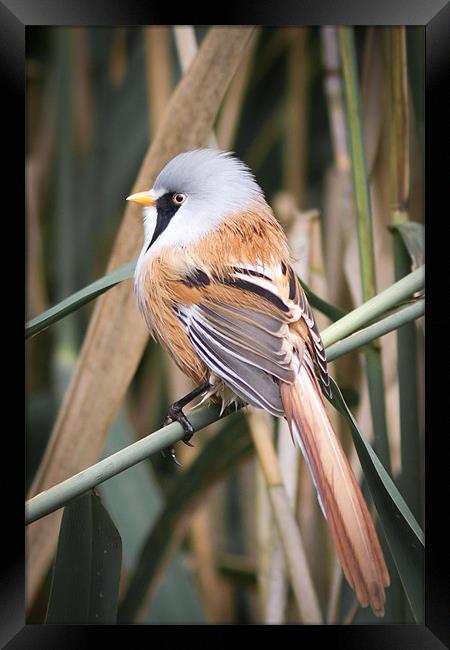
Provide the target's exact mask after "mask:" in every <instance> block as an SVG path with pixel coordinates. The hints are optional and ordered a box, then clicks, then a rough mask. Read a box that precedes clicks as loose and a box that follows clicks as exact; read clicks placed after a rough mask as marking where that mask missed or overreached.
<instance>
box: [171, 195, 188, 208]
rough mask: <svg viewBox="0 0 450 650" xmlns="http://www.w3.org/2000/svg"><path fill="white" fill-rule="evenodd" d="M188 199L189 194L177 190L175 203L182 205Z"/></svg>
mask: <svg viewBox="0 0 450 650" xmlns="http://www.w3.org/2000/svg"><path fill="white" fill-rule="evenodd" d="M186 199H187V194H183V192H176V193H175V194H174V195H173V197H172V200H173V202H174V203H175V205H181V204H182V203H184V202H185V201H186Z"/></svg>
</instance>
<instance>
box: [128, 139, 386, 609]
mask: <svg viewBox="0 0 450 650" xmlns="http://www.w3.org/2000/svg"><path fill="white" fill-rule="evenodd" d="M127 200H128V201H131V202H135V203H137V204H139V205H141V206H143V225H144V243H143V247H142V250H141V253H140V255H139V258H138V260H137V263H136V268H135V274H134V291H135V295H136V301H137V305H138V307H139V310H140V312H141V314H142V316H143V318H144V319H145V322H146V324H147V326H148V329H149V331H150V333H151V334H152V336H153V337H154V339H156V340H157V341H158V342H159V343H160V344H161V345H162V347H163V348H164V349H165V350H166V352H167V353H168V354H169V355H170V356H171V357H172V358H173V360H174V361H175V363H176V364H177V365H178V367H179V368H180V369H181V370H182V371H183V372H184V373H185V374H186V375H188V376H189V377H190V378H191V379H193V380H194V382H195V383H196V384H198V385H197V388H196V389H194V391H192V392H191V393H189V394H188V395H187V396H184V397H183V398H181V399H180V400H178V401H177V402H175V403H174V404H173V405H172V406H171V407H170V408H169V411H168V420H167V421H173V420H178V421H179V422H180V423H181V425H182V426H183V430H184V434H185V435H184V438H183V440H184V441H185V442H186V443H187V444H190V442H189V441H190V439H191V437H192V434H193V433H194V429H193V427H192V425H191V424H190V422H189V419H188V418H187V417H186V415H185V414H184V411H183V408H184V407H185V406H186V405H187V404H189V402H190V401H192V400H193V399H194V397H197V396H199V395H202V396H203V400H202V401H204V400H213V401H214V400H216V401H217V400H219V402H220V401H221V402H222V408H228V407H230V408H231V407H232V406H233V405H250V406H253V407H256V408H260V409H264V410H265V411H267V412H268V413H270V414H272V415H274V416H276V417H280V418H285V419H286V420H287V423H288V425H289V431H290V434H291V437H292V440H293V442H294V444H295V445H296V446H297V447H298V448H299V449H300V451H301V452H302V454H303V456H304V458H305V460H306V464H307V466H308V468H309V471H310V474H311V477H312V480H313V483H314V485H315V488H316V492H317V498H318V501H319V505H320V507H321V510H322V512H323V515H324V516H325V519H326V521H327V524H328V528H329V531H330V534H331V537H332V540H333V542H334V545H335V548H336V553H337V556H338V558H339V561H340V564H341V566H342V570H343V573H344V575H345V577H346V579H347V581H348V583H349V584H350V586H351V587H352V588H353V590H354V591H355V593H356V597H357V599H358V601H359V603H360V605H361V606H362V607H367V606H369V605H370V606H371V608H372V611H373V613H374V614H375V615H376V616H378V617H380V616H383V615H384V607H385V597H386V596H385V588H386V587H388V586H389V582H390V578H389V573H388V570H387V567H386V563H385V559H384V556H383V551H382V549H381V546H380V542H379V540H378V537H377V533H376V531H375V526H374V523H373V520H372V517H371V515H370V513H369V510H368V507H367V504H366V502H365V500H364V497H363V495H362V492H361V489H360V487H359V485H358V482H357V480H356V478H355V475H354V473H353V471H352V469H351V466H350V463H349V461H348V459H347V457H346V455H345V453H344V451H343V449H342V446H341V444H340V442H339V438H338V436H337V435H336V433H335V431H334V429H333V425H332V423H331V421H330V417H329V415H328V413H327V410H326V407H325V400H324V394H325V395H328V396H329V397H331V390H330V380H329V375H328V369H327V361H326V354H325V349H324V345H323V343H322V339H321V337H320V334H319V331H318V329H317V326H316V323H315V320H314V315H313V313H312V310H311V308H310V306H309V304H308V300H307V298H306V295H305V292H304V290H303V288H302V286H301V284H300V282H299V279H298V277H297V275H296V273H295V272H294V266H293V265H294V260H293V258H292V255H291V252H290V249H289V245H288V241H287V237H286V235H285V232H284V230H283V228H282V227H281V225H280V223H279V222H278V221H277V219H276V217H275V215H274V213H273V211H272V209H271V207H270V205H269V203H268V202H267V200H266V198H265V195H264V192H263V190H262V188H261V186H260V185H259V184H258V182H257V180H256V178H255V176H254V174H253V173H252V171H251V170H250V168H249V167H248V166H247V165H246V164H245V163H244V162H243V161H242V160H240V159H239V158H238V157H237V156H236V155H235V154H234V153H233V152H228V151H222V150H218V149H208V148H201V149H194V150H190V151H185V152H183V153H180V154H178V155H176V156H175V157H174V158H172V159H171V160H170V161H169V162H168V163H167V164H166V165H165V166H164V167H163V169H162V170H161V171H160V173H159V174H158V176H157V177H156V179H155V181H154V183H153V187H152V188H151V189H149V190H146V191H142V192H137V193H134V194H132V195H131V196H128V197H127Z"/></svg>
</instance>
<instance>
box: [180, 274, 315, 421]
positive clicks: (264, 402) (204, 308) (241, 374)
mask: <svg viewBox="0 0 450 650" xmlns="http://www.w3.org/2000/svg"><path fill="white" fill-rule="evenodd" d="M199 285H201V291H199V288H200V287H199ZM186 287H188V288H189V289H190V291H188V292H187V293H188V294H189V293H190V294H191V296H189V295H187V294H186ZM194 295H195V299H193V298H192V297H193V296H194ZM180 298H181V299H180V301H179V302H178V305H177V316H178V318H179V320H180V322H181V323H182V325H183V327H184V328H185V331H186V333H187V335H188V337H189V339H190V341H191V343H192V346H193V347H194V349H195V351H196V352H197V354H198V355H199V356H200V358H201V359H202V360H203V362H204V363H205V364H206V365H207V366H208V367H209V368H210V369H211V370H212V371H213V372H214V373H216V374H217V375H218V376H219V377H220V378H221V379H222V380H223V381H224V382H225V383H226V384H227V385H228V386H230V388H232V389H233V390H234V392H235V393H237V394H238V395H239V396H240V397H242V399H244V400H245V401H247V402H249V403H250V404H254V405H255V406H259V407H260V408H264V409H266V410H268V411H269V412H271V413H273V414H274V415H278V416H280V415H283V413H284V410H283V405H282V402H281V398H280V391H279V381H278V380H281V381H283V382H285V383H288V384H291V383H293V382H294V381H295V378H296V376H297V374H298V371H299V368H300V364H301V360H302V356H303V349H304V344H305V343H306V345H307V346H308V347H311V349H312V350H314V351H316V350H317V352H315V354H314V357H316V356H317V359H318V360H317V367H318V368H319V372H320V371H321V372H322V373H323V374H324V375H325V377H326V378H328V375H327V374H326V362H325V355H324V353H323V345H322V342H321V340H320V336H319V335H318V333H317V328H316V327H315V323H314V319H313V317H312V314H311V311H310V309H309V306H308V303H307V301H306V298H305V297H304V294H303V290H302V288H301V287H300V285H299V284H298V281H297V278H296V276H295V274H294V272H293V271H292V269H291V268H290V267H289V266H288V265H287V264H285V263H282V262H281V263H280V264H279V265H273V266H271V267H269V268H268V267H264V268H262V267H261V266H259V265H242V266H235V267H233V268H230V271H229V273H227V274H226V275H225V276H221V277H215V278H210V277H209V276H207V275H206V274H205V273H204V272H203V271H201V272H200V271H199V270H197V271H196V272H195V274H194V275H191V276H190V277H188V278H185V279H184V291H183V296H180ZM298 327H300V328H302V327H303V328H304V330H305V332H301V331H300V330H299V329H298ZM299 334H301V335H300V336H299ZM304 337H306V339H307V340H306V341H304ZM322 357H323V358H322Z"/></svg>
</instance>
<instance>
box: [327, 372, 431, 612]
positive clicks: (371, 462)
mask: <svg viewBox="0 0 450 650" xmlns="http://www.w3.org/2000/svg"><path fill="white" fill-rule="evenodd" d="M331 388H332V393H333V399H332V400H331V403H332V404H333V406H334V407H335V408H337V410H338V411H339V412H340V413H341V414H342V415H343V416H344V417H345V418H346V419H347V421H348V423H349V425H350V429H351V432H352V437H353V442H354V445H355V447H356V451H357V452H358V457H359V460H360V462H361V466H362V468H363V471H364V476H365V478H366V480H367V483H368V485H369V488H370V493H371V495H372V497H373V500H374V503H375V506H376V508H377V512H378V515H379V517H380V522H381V525H382V527H383V531H384V534H385V536H386V541H387V543H388V545H389V549H390V552H391V554H392V557H393V559H394V562H395V565H396V567H397V570H398V573H399V576H400V579H401V581H402V584H403V587H404V589H405V593H406V595H407V598H408V601H409V604H410V605H411V609H412V612H413V614H414V618H415V621H416V622H417V623H421V622H423V615H424V567H425V564H424V562H425V555H424V545H425V538H424V534H423V532H422V530H421V528H420V526H419V524H418V523H417V521H416V520H415V518H414V515H413V514H412V512H411V510H410V509H409V507H408V505H407V504H406V502H405V500H404V499H403V497H402V496H401V494H400V492H399V491H398V490H397V488H396V486H395V484H394V482H393V481H392V479H391V477H390V476H389V474H388V473H387V472H386V470H385V469H384V467H383V464H382V463H381V462H380V460H379V458H378V457H377V455H376V454H375V452H374V451H373V449H372V448H371V447H370V445H369V444H368V443H367V442H366V440H365V438H364V436H363V435H362V433H361V432H360V431H359V428H358V425H357V422H356V421H355V419H354V417H353V415H352V414H351V412H350V410H349V408H348V407H347V405H346V404H345V401H344V399H343V397H342V394H341V392H340V390H339V388H338V386H337V384H336V383H335V382H334V380H333V379H331Z"/></svg>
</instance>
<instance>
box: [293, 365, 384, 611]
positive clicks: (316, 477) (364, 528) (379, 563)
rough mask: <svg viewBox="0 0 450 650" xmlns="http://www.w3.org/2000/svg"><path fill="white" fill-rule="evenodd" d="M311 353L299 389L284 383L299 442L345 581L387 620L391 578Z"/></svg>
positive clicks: (298, 381) (303, 369)
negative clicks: (336, 429)
mask: <svg viewBox="0 0 450 650" xmlns="http://www.w3.org/2000/svg"><path fill="white" fill-rule="evenodd" d="M312 368H313V366H312V361H311V362H310V359H309V356H308V354H307V353H306V354H305V356H304V358H303V363H302V366H301V369H300V372H299V374H298V376H297V379H296V382H295V384H287V383H284V382H280V387H281V398H282V400H283V405H284V409H285V414H286V418H287V421H288V424H289V427H290V431H291V434H292V437H293V439H294V441H295V442H296V443H297V444H298V446H299V447H300V449H301V450H302V452H303V455H304V457H305V459H306V462H307V464H308V467H309V470H310V472H311V476H312V478H313V481H314V484H315V487H316V490H317V495H318V499H319V503H320V506H321V508H322V511H323V513H324V515H325V517H326V519H327V523H328V526H329V528H330V532H331V535H332V537H333V541H334V543H335V546H336V551H337V554H338V557H339V561H340V563H341V566H342V569H343V571H344V575H345V577H346V578H347V580H348V582H349V583H350V585H351V586H352V587H353V589H354V590H355V592H356V596H357V598H358V600H359V602H360V604H361V605H362V607H367V606H368V605H369V604H370V606H371V607H372V610H373V612H374V614H375V615H376V616H383V615H384V602H385V593H384V589H385V587H387V586H389V574H388V571H387V568H386V564H385V561H384V557H383V552H382V550H381V547H380V543H379V541H378V537H377V534H376V532H375V527H374V524H373V521H372V517H371V515H370V513H369V511H368V508H367V505H366V503H365V501H364V497H363V495H362V493H361V490H360V488H359V485H358V483H357V481H356V478H355V476H354V474H353V471H352V469H351V467H350V463H349V462H348V460H347V457H346V456H345V454H344V451H343V449H342V447H341V445H340V443H339V440H338V438H337V436H336V434H335V432H334V430H333V427H332V425H331V422H330V419H329V417H328V415H327V412H326V410H325V405H324V402H323V398H322V395H321V392H320V388H319V385H318V383H317V379H316V377H315V374H314V371H313V369H312Z"/></svg>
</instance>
